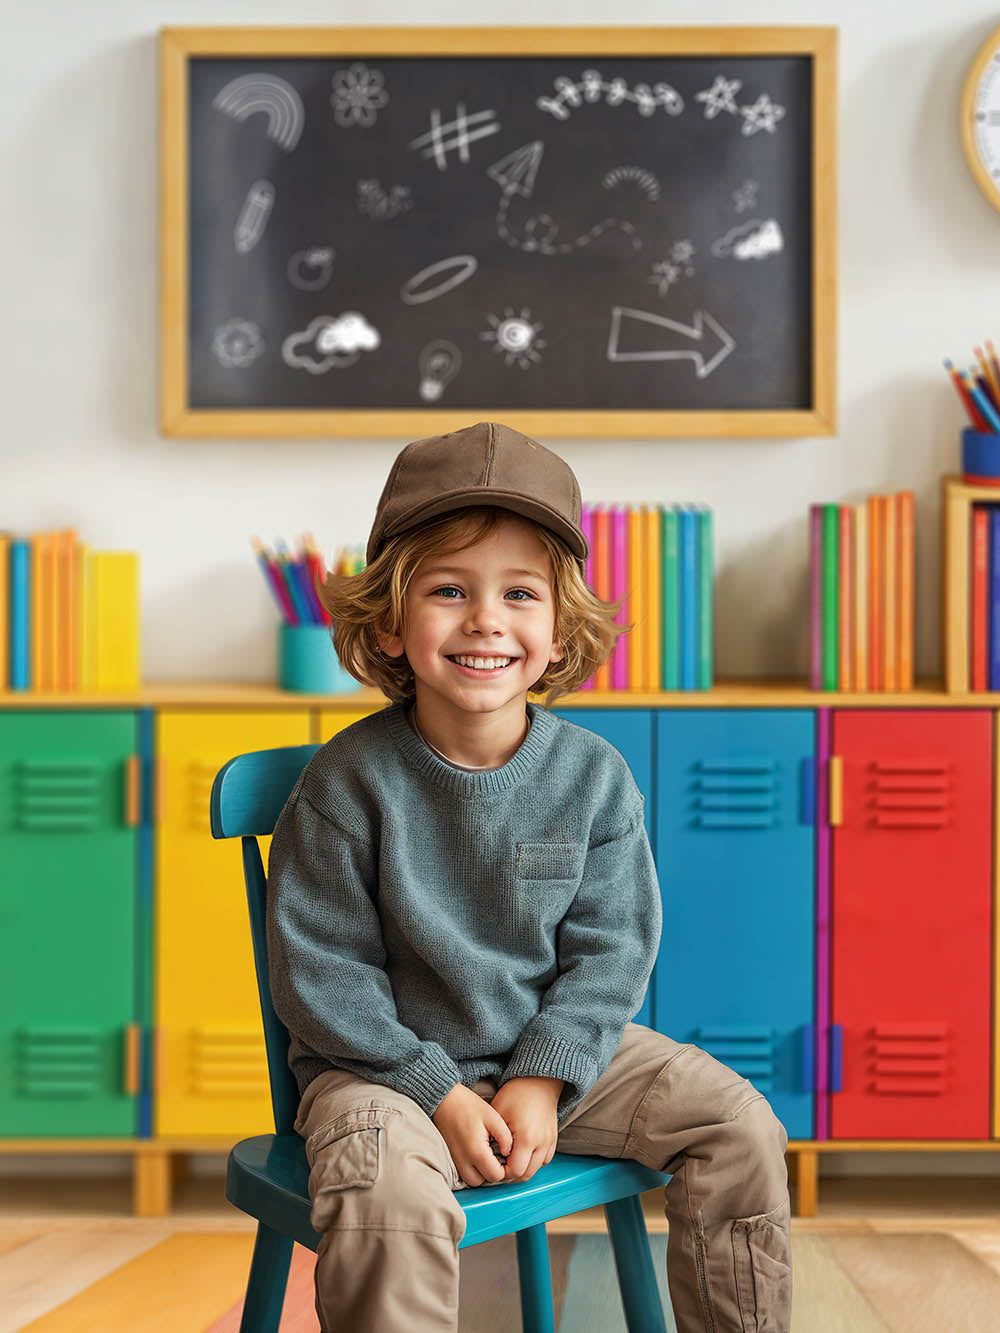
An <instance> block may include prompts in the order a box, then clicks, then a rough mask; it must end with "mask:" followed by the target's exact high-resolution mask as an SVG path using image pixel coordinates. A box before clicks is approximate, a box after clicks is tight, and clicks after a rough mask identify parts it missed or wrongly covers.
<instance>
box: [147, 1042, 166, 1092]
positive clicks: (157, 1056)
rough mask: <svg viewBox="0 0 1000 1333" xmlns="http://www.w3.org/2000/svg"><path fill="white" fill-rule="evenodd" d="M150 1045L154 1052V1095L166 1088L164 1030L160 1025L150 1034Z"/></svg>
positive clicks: (152, 1072) (152, 1071)
mask: <svg viewBox="0 0 1000 1333" xmlns="http://www.w3.org/2000/svg"><path fill="white" fill-rule="evenodd" d="M150 1044H151V1046H152V1050H153V1067H152V1070H151V1071H150V1072H151V1074H152V1084H153V1087H152V1089H151V1090H152V1091H153V1092H154V1093H158V1092H162V1091H163V1089H164V1086H165V1079H164V1063H165V1060H164V1054H163V1029H162V1028H161V1027H159V1026H158V1025H157V1026H156V1027H155V1028H153V1030H152V1032H151V1033H150Z"/></svg>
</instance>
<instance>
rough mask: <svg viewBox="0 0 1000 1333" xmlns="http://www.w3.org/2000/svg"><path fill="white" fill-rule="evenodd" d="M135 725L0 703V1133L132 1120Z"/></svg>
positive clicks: (97, 1132)
mask: <svg viewBox="0 0 1000 1333" xmlns="http://www.w3.org/2000/svg"><path fill="white" fill-rule="evenodd" d="M138 733H139V728H138V722H137V718H136V714H135V713H132V712H120V713H119V712H95V711H87V712H79V713H77V712H17V713H3V714H0V864H2V866H3V885H4V887H3V894H2V898H0V1044H2V1045H0V1134H4V1135H13V1136H19V1135H31V1136H34V1137H44V1136H47V1135H48V1136H51V1135H59V1136H63V1137H68V1136H71V1135H72V1136H93V1137H95V1138H96V1137H113V1136H127V1135H132V1134H136V1133H137V1132H138V1129H139V1126H138V1102H139V1092H140V1064H141V1059H140V1036H141V1034H140V1012H139V1006H138V1000H137V997H138V993H139V982H140V978H139V975H138V971H137V948H136V941H137V938H138V932H137V922H138V916H139V882H138V865H139V824H140V819H141V813H140V805H141V801H140V791H139V787H140V768H141V766H140V756H139V734H138Z"/></svg>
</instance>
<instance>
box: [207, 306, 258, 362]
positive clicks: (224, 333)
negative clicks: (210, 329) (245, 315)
mask: <svg viewBox="0 0 1000 1333" xmlns="http://www.w3.org/2000/svg"><path fill="white" fill-rule="evenodd" d="M263 350H264V340H263V338H262V337H261V336H260V329H259V328H258V327H257V325H256V324H251V322H250V321H249V320H248V319H229V320H227V321H226V322H225V324H220V325H219V327H218V328H217V329H216V330H215V333H214V334H213V336H212V351H213V352H214V353H215V355H216V357H217V358H218V360H219V362H220V363H221V364H222V365H224V366H225V367H226V369H227V370H234V369H238V370H245V369H246V367H247V366H250V365H253V363H254V362H255V361H256V360H257V358H258V357H259V356H260V354H261V353H262V352H263Z"/></svg>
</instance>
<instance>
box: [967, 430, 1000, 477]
mask: <svg viewBox="0 0 1000 1333" xmlns="http://www.w3.org/2000/svg"><path fill="white" fill-rule="evenodd" d="M962 478H963V480H964V481H966V482H968V483H969V484H970V485H973V486H1000V435H995V434H994V433H993V432H992V431H983V430H973V429H972V427H971V426H966V428H965V430H963V431H962Z"/></svg>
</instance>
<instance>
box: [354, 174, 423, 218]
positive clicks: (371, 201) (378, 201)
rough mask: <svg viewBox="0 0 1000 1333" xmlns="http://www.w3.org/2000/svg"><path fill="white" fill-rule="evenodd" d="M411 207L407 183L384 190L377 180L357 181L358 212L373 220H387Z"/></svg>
mask: <svg viewBox="0 0 1000 1333" xmlns="http://www.w3.org/2000/svg"><path fill="white" fill-rule="evenodd" d="M412 207H413V200H412V199H411V198H410V187H409V186H408V185H393V186H392V188H391V189H389V190H386V189H384V188H383V186H381V185H380V184H379V182H378V181H377V180H365V181H358V212H359V213H364V214H365V215H366V216H367V217H370V218H371V219H372V220H373V221H374V222H388V221H390V219H392V218H395V217H399V215H400V213H408V212H409V210H410V209H411V208H412Z"/></svg>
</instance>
